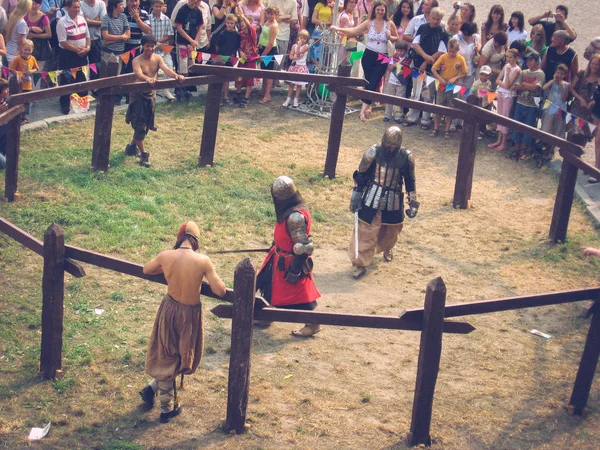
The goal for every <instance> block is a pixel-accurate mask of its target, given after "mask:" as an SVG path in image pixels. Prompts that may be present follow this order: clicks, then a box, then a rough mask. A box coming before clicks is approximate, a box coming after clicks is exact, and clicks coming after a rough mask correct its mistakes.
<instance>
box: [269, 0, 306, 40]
mask: <svg viewBox="0 0 600 450" xmlns="http://www.w3.org/2000/svg"><path fill="white" fill-rule="evenodd" d="M267 6H275V7H277V8H278V9H279V16H280V17H285V16H292V19H291V22H295V21H297V20H298V4H297V3H296V0H269V1H268V2H267ZM277 23H278V25H279V32H278V33H277V40H278V41H287V40H289V39H290V22H280V21H278V22H277Z"/></svg>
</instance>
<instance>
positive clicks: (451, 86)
mask: <svg viewBox="0 0 600 450" xmlns="http://www.w3.org/2000/svg"><path fill="white" fill-rule="evenodd" d="M453 90H454V85H453V84H450V83H448V84H447V85H446V92H452V91H453Z"/></svg>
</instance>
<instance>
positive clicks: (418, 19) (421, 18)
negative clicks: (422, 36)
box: [402, 0, 443, 43]
mask: <svg viewBox="0 0 600 450" xmlns="http://www.w3.org/2000/svg"><path fill="white" fill-rule="evenodd" d="M438 6H439V4H438V1H437V0H425V1H424V2H423V4H422V6H421V10H422V11H423V14H420V15H418V16H414V17H413V18H412V19H410V22H409V23H408V26H407V27H406V29H405V30H404V35H403V36H402V39H404V40H405V41H406V42H409V43H410V42H412V41H413V40H414V39H415V36H416V35H417V31H419V27H420V26H421V25H425V24H426V23H429V21H430V13H431V10H432V9H433V8H437V7H438ZM440 26H443V22H441V23H440Z"/></svg>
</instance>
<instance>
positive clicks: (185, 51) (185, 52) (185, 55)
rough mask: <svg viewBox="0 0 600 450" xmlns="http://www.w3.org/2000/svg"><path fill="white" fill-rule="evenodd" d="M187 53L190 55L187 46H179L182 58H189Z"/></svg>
mask: <svg viewBox="0 0 600 450" xmlns="http://www.w3.org/2000/svg"><path fill="white" fill-rule="evenodd" d="M187 55H188V51H187V48H185V47H179V56H181V57H182V58H187Z"/></svg>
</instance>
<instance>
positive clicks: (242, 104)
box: [239, 97, 248, 108]
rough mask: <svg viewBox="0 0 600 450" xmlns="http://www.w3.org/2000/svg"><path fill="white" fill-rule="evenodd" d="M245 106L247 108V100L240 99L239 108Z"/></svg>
mask: <svg viewBox="0 0 600 450" xmlns="http://www.w3.org/2000/svg"><path fill="white" fill-rule="evenodd" d="M246 106H248V99H247V98H245V97H244V98H242V99H240V104H239V107H240V108H245V107H246Z"/></svg>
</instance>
